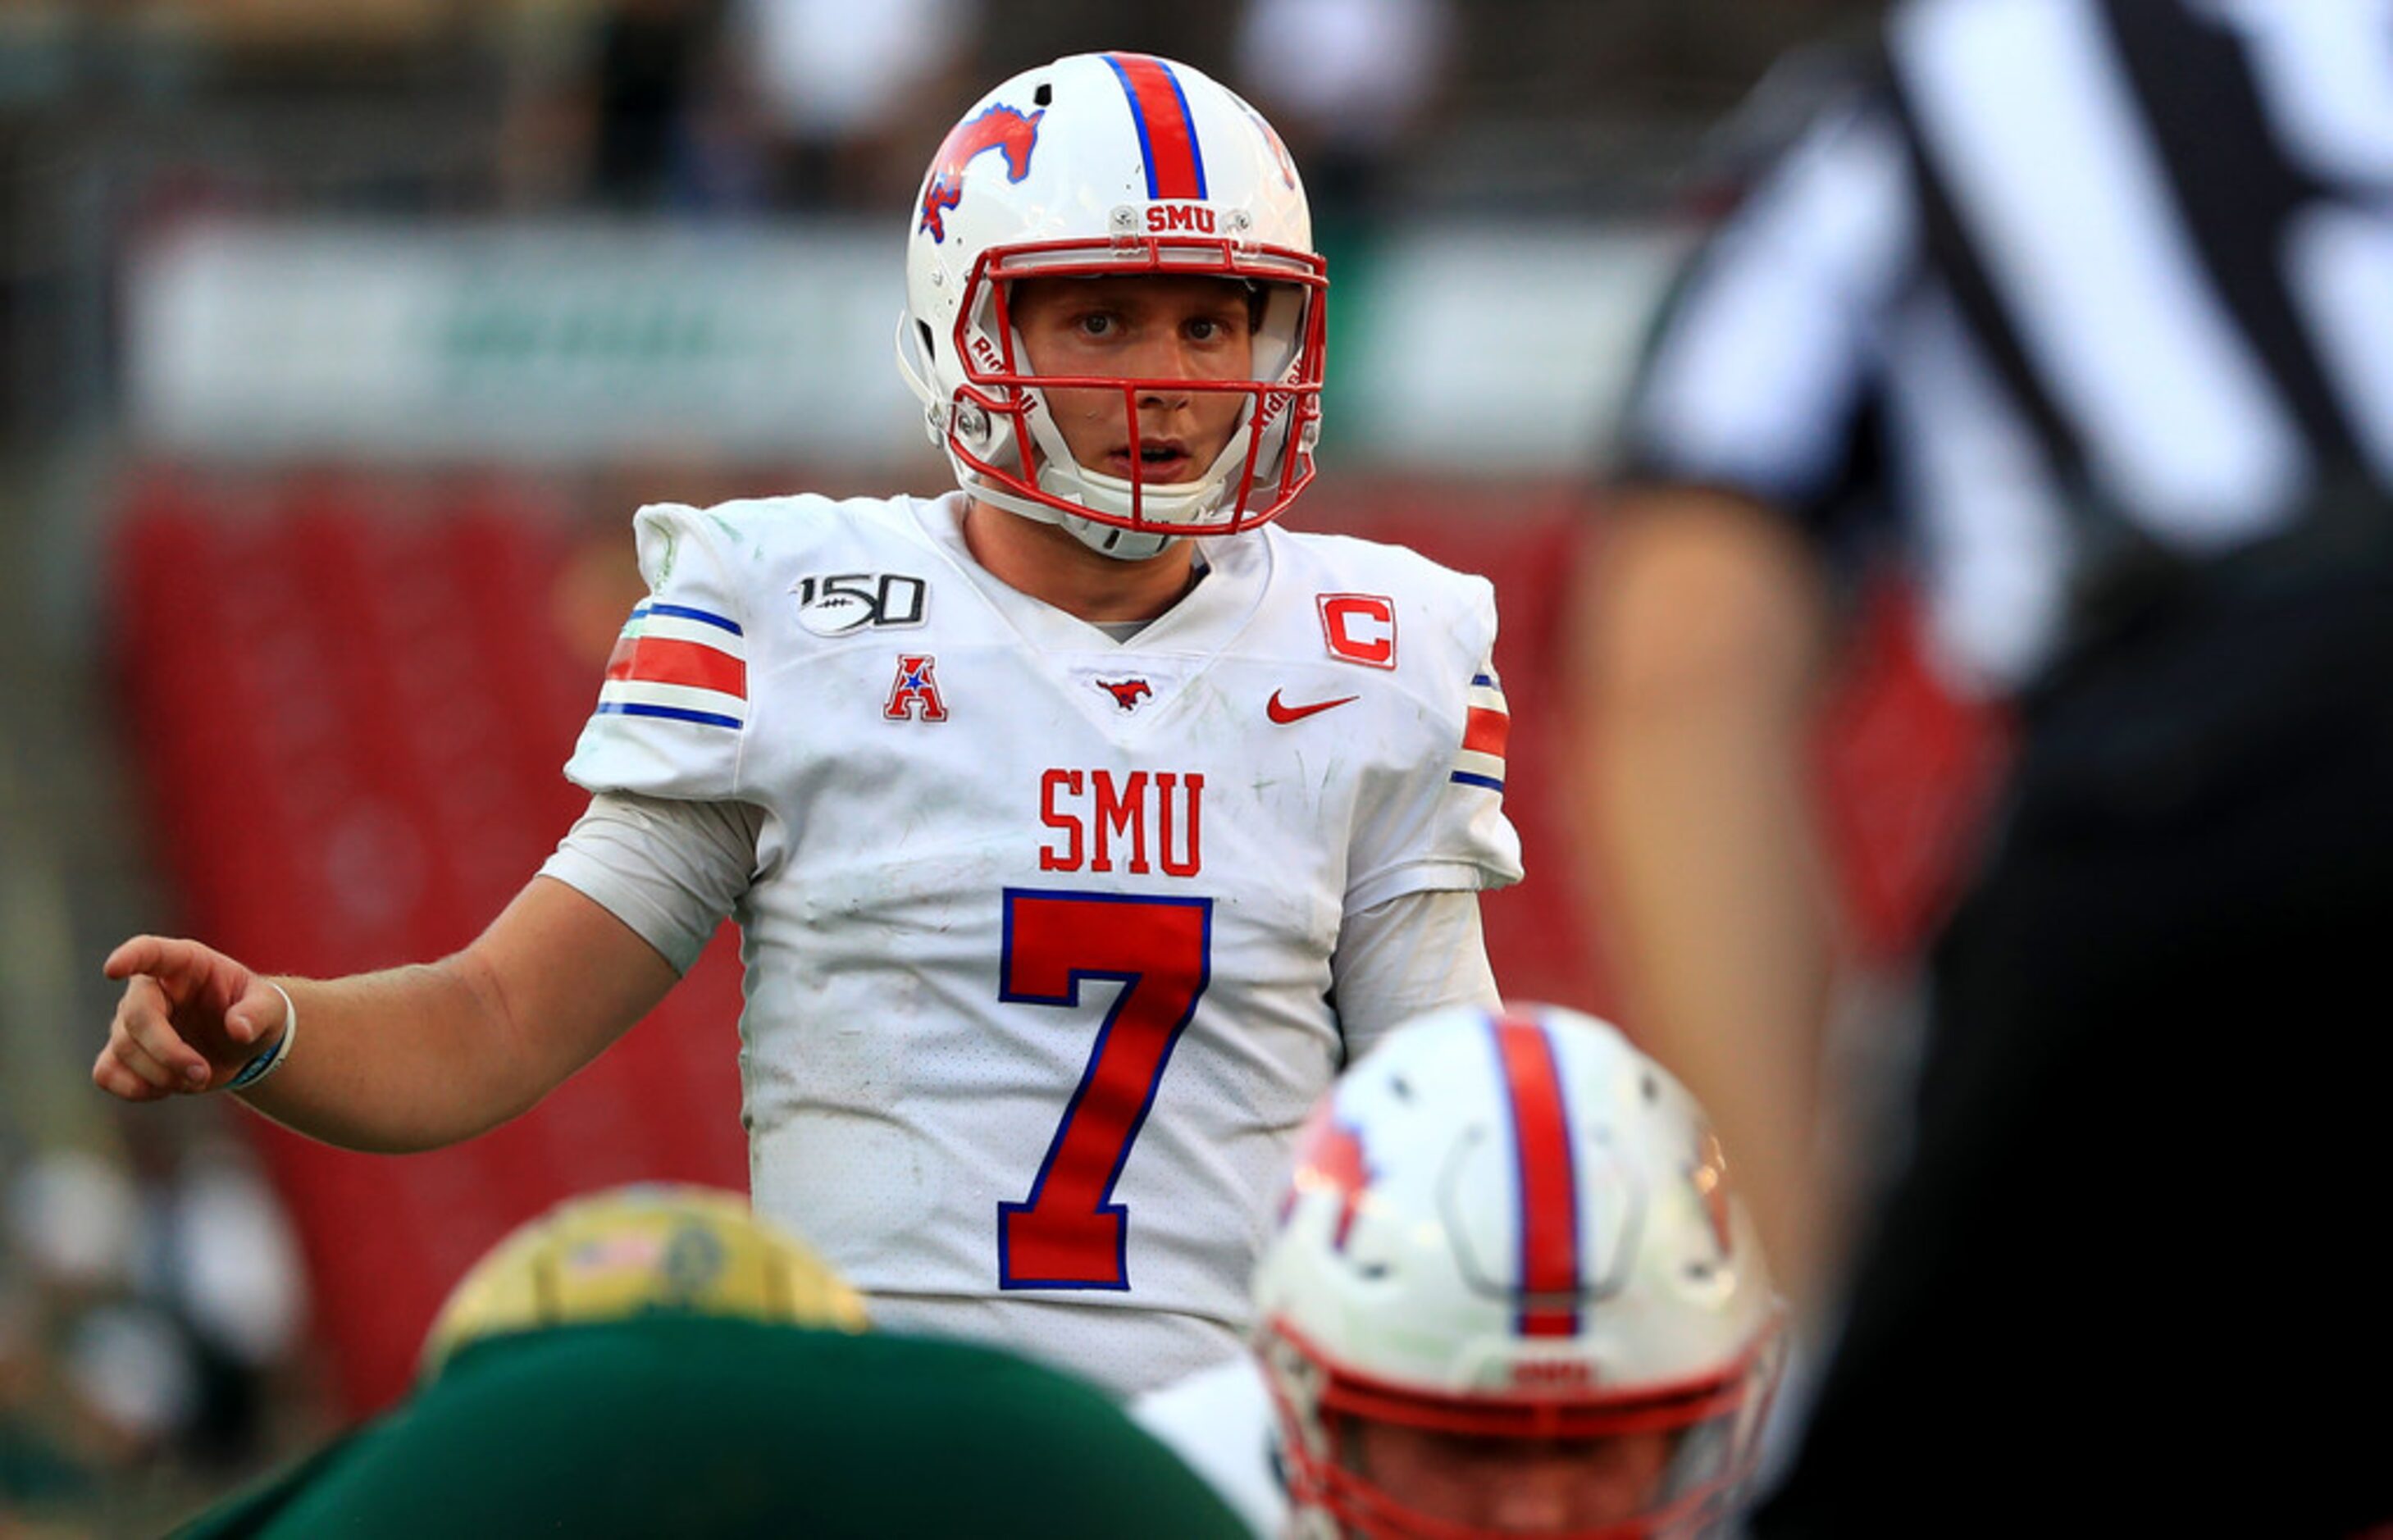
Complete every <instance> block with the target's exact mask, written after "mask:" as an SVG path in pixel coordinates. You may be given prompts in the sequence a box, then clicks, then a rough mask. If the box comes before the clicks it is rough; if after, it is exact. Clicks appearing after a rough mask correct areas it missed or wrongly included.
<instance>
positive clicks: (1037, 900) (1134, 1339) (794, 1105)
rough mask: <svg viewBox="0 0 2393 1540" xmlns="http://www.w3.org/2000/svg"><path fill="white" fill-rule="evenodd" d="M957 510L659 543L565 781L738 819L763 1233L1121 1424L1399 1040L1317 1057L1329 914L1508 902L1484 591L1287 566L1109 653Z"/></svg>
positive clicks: (1255, 546) (1386, 557)
mask: <svg viewBox="0 0 2393 1540" xmlns="http://www.w3.org/2000/svg"><path fill="white" fill-rule="evenodd" d="M962 507H963V502H962V499H961V494H950V495H949V496H948V497H946V498H942V499H938V500H935V501H918V500H914V499H909V498H899V499H894V500H890V501H886V502H882V501H856V502H830V501H828V500H825V499H821V498H814V497H792V498H778V499H770V500H761V501H754V502H734V503H727V504H725V505H723V506H720V507H717V508H713V509H709V510H704V511H700V510H697V509H692V508H687V507H682V506H676V505H660V506H654V507H649V508H646V509H643V510H642V511H641V512H640V515H639V516H638V520H637V529H638V541H639V554H640V562H641V566H642V568H643V570H644V571H645V572H646V574H647V579H648V582H649V585H650V589H651V593H650V596H649V598H648V600H647V602H646V603H644V604H642V605H641V606H640V607H639V608H638V610H636V611H635V612H634V616H633V619H632V622H631V624H630V625H629V626H627V627H626V630H625V634H624V640H623V642H622V644H621V646H619V647H618V649H617V653H616V657H615V659H614V660H613V663H612V664H611V665H610V667H609V670H608V680H607V683H606V685H605V686H604V688H603V690H602V692H601V698H600V700H599V705H598V709H597V711H596V714H595V715H594V716H593V717H592V719H591V721H590V723H589V725H588V726H587V727H586V728H585V729H584V731H583V733H582V739H581V742H580V744H579V745H578V747H577V748H576V750H575V751H574V754H573V758H572V761H571V763H570V764H569V766H568V774H569V776H570V777H572V778H573V779H574V780H575V781H577V782H579V783H580V784H581V785H582V786H584V787H587V788H589V789H591V790H594V791H621V792H629V793H635V794H639V795H644V796H648V797H660V798H667V799H675V800H700V801H729V802H738V803H748V804H752V806H753V807H755V808H756V809H758V810H760V812H761V815H762V817H761V824H760V833H759V834H758V837H757V842H756V859H755V869H754V874H753V880H752V883H751V885H750V886H749V888H748V891H747V893H746V894H745V895H744V896H743V897H742V898H741V899H740V901H739V904H738V905H737V907H735V909H734V911H733V912H734V914H735V916H736V917H737V919H738V920H739V924H740V927H741V930H742V932H743V933H744V946H743V958H744V961H745V964H746V972H747V984H746V995H747V1001H746V1009H745V1011H744V1012H743V1015H742V1018H741V1023H740V1038H741V1052H740V1065H741V1072H742V1081H743V1088H744V1098H745V1108H744V1113H745V1118H746V1122H747V1127H748V1129H749V1131H750V1151H751V1175H752V1184H753V1192H754V1198H755V1202H756V1204H757V1207H759V1209H760V1210H762V1211H764V1212H765V1213H768V1214H771V1215H773V1216H775V1217H776V1218H778V1219H779V1220H783V1221H785V1222H787V1223H789V1224H790V1225H791V1226H792V1227H794V1228H795V1229H796V1231H797V1232H798V1233H800V1234H802V1235H804V1236H806V1237H808V1238H809V1239H810V1240H812V1241H814V1242H815V1243H816V1244H817V1245H818V1246H821V1247H822V1248H823V1249H824V1251H825V1252H826V1253H827V1254H829V1255H830V1258H831V1259H833V1260H834V1261H835V1262H836V1263H837V1264H838V1265H839V1267H840V1268H841V1269H842V1271H843V1272H845V1273H846V1274H847V1275H848V1276H849V1277H850V1278H851V1279H852V1280H854V1281H855V1282H856V1283H857V1285H858V1286H860V1287H862V1288H864V1289H865V1290H867V1291H868V1292H869V1293H870V1295H872V1297H873V1299H874V1312H875V1316H876V1319H878V1320H880V1321H882V1322H883V1323H884V1324H889V1325H900V1326H907V1327H916V1328H928V1329H951V1330H959V1331H965V1332H969V1333H972V1334H974V1335H983V1336H987V1335H991V1334H994V1335H997V1336H999V1337H1000V1338H1006V1339H1007V1340H1009V1341H1011V1342H1013V1345H1015V1346H1017V1347H1021V1348H1024V1349H1026V1350H1027V1351H1040V1352H1043V1353H1044V1354H1045V1355H1046V1356H1049V1357H1051V1358H1060V1359H1062V1360H1064V1361H1065V1362H1066V1363H1068V1364H1071V1365H1072V1366H1073V1367H1076V1368H1079V1370H1080V1371H1081V1372H1083V1373H1085V1374H1088V1375H1090V1376H1092V1377H1095V1378H1097V1379H1099V1380H1100V1381H1102V1382H1105V1383H1108V1384H1111V1385H1114V1386H1116V1387H1117V1388H1121V1389H1135V1388H1141V1387H1144V1386H1145V1385H1151V1384H1155V1383H1158V1382H1160V1381H1161V1380H1163V1379H1166V1378H1169V1377H1173V1376H1175V1375H1177V1374H1180V1373H1183V1372H1185V1371H1186V1370H1188V1369H1190V1368H1193V1367H1195V1366H1196V1365H1197V1364H1202V1363H1205V1362H1210V1361H1215V1360H1218V1359H1220V1358H1222V1357H1224V1356H1227V1355H1228V1354H1230V1353H1232V1352H1235V1351H1238V1338H1237V1335H1236V1334H1237V1332H1238V1331H1239V1329H1240V1328H1241V1327H1242V1326H1243V1325H1244V1323H1245V1321H1246V1318H1247V1315H1248V1304H1247V1285H1248V1278H1249V1271H1250V1268H1251V1265H1252V1262H1253V1259H1254V1257H1255V1255H1256V1252H1257V1250H1258V1248H1259V1246H1261V1244H1262V1239H1263V1236H1264V1233H1265V1228H1266V1225H1267V1223H1268V1220H1269V1215H1268V1213H1267V1212H1266V1209H1267V1207H1268V1204H1269V1201H1270V1199H1269V1194H1271V1193H1272V1192H1273V1191H1274V1190H1275V1182H1276V1181H1277V1179H1278V1177H1279V1176H1280V1174H1281V1167H1282V1163H1283V1161H1284V1160H1285V1158H1286V1152H1287V1150H1288V1145H1289V1142H1290V1141H1291V1140H1292V1138H1293V1137H1294V1134H1295V1131H1296V1129H1297V1128H1298V1126H1299V1125H1300V1123H1301V1121H1302V1119H1303V1116H1304V1115H1305V1112H1306V1110H1307V1109H1308V1108H1309V1106H1310V1105H1311V1104H1312V1103H1313V1101H1314V1099H1315V1098H1316V1097H1317V1096H1318V1095H1319V1094H1320V1093H1321V1091H1322V1090H1324V1089H1325V1088H1326V1087H1327V1085H1328V1083H1329V1081H1330V1079H1331V1077H1333V1076H1334V1075H1335V1073H1336V1072H1337V1070H1338V1068H1339V1067H1340V1064H1342V1063H1343V1062H1344V1061H1345V1059H1346V1058H1347V1056H1348V1053H1349V1051H1350V1049H1352V1048H1353V1047H1355V1046H1356V1043H1357V1041H1358V1040H1359V1036H1360V1035H1363V1034H1370V1033H1376V1032H1378V1031H1380V1030H1383V1029H1385V1028H1386V1027H1388V1026H1392V1025H1393V1022H1369V1023H1354V1022H1344V1023H1341V1021H1340V1014H1339V1011H1338V1008H1337V1005H1336V1002H1335V1000H1334V999H1333V998H1332V972H1331V953H1332V948H1333V947H1334V946H1336V945H1337V944H1338V942H1339V939H1340V928H1341V924H1342V923H1343V921H1344V920H1345V917H1347V916H1348V915H1350V914H1353V913H1357V912H1359V911H1362V910H1365V909H1368V908H1371V907H1374V906H1378V905H1381V904H1385V903H1387V902H1388V901H1390V900H1391V899H1394V898H1398V897H1400V896H1402V895H1406V894H1419V893H1422V892H1425V891H1430V890H1472V889H1480V888H1487V887H1493V886H1497V885H1500V884H1503V883H1507V882H1510V881H1515V880H1517V879H1518V877H1519V876H1520V862H1519V842H1518V839H1517V837H1516V836H1515V834H1514V833H1513V830H1512V829H1511V826H1510V824H1509V823H1508V822H1507V820H1506V819H1505V816H1504V814H1503V809H1502V776H1503V759H1502V752H1503V736H1504V727H1505V724H1506V717H1505V715H1504V703H1503V697H1502V694H1501V691H1500V688H1499V687H1498V685H1497V681H1496V676H1495V673H1494V670H1493V668H1492V666H1491V663H1490V656H1491V649H1492V647H1493V644H1494V640H1495V626H1496V620H1495V606H1494V599H1493V594H1492V591H1491V589H1490V587H1489V585H1488V584H1487V583H1486V581H1484V580H1483V579H1479V578H1475V577H1466V576H1462V575H1459V574H1457V573H1454V572H1450V571H1448V570H1446V569H1445V568H1440V567H1438V566H1436V565H1434V564H1432V563H1431V562H1430V561H1428V560H1426V559H1425V558H1423V557H1421V556H1419V555H1416V554H1414V553H1412V552H1409V551H1406V550H1403V549H1401V548H1397V547H1393V546H1386V545H1380V544H1375V543H1372V542H1365V541H1357V540H1351V539H1344V538H1335V537H1327V536H1315V535H1303V534H1295V533H1290V532H1288V531H1284V530H1281V529H1276V528H1273V529H1265V530H1263V531H1261V532H1259V533H1255V534H1250V535H1243V536H1237V537H1231V538H1225V539H1221V540H1210V541H1205V542H1200V550H1201V551H1202V553H1203V555H1204V557H1205V560H1206V563H1207V571H1206V573H1205V575H1204V577H1203V579H1202V581H1199V582H1198V583H1197V586H1196V587H1195V588H1194V589H1193V590H1192V591H1191V592H1190V593H1189V594H1187V595H1186V596H1185V597H1183V599H1182V600H1181V601H1180V602H1179V604H1178V605H1176V606H1175V607H1173V608H1172V609H1171V610H1170V612H1169V613H1167V614H1165V615H1164V616H1163V617H1161V618H1160V619H1158V620H1155V621H1154V622H1152V623H1151V624H1149V625H1148V626H1146V627H1145V628H1144V630H1143V631H1141V632H1139V633H1138V634H1137V635H1136V636H1135V637H1134V638H1132V639H1131V641H1130V642H1128V643H1126V644H1125V643H1118V642H1116V641H1115V640H1113V639H1112V638H1111V637H1110V636H1108V635H1107V634H1106V633H1105V632H1103V631H1101V630H1099V629H1098V628H1096V627H1094V626H1092V625H1090V624H1088V623H1087V622H1084V621H1081V620H1078V619H1075V618H1074V617H1072V616H1070V615H1068V614H1066V613H1065V612H1063V611H1061V610H1058V609H1055V608H1053V607H1050V606H1047V605H1045V604H1042V603H1040V602H1039V601H1036V600H1033V599H1030V598H1028V597H1027V596H1025V595H1023V594H1018V593H1016V592H1014V591H1013V590H1012V589H1009V588H1007V587H1005V586H1004V585H1003V584H1001V583H1000V582H998V581H996V580H995V579H994V578H991V577H990V576H989V575H988V574H987V573H986V572H985V571H984V570H982V569H981V568H979V567H978V566H977V565H976V564H975V563H974V561H973V559H972V557H971V555H970V554H969V553H968V552H967V551H966V549H965V547H964V545H963V542H962V539H961V533H960V529H959V515H960V513H961V509H962ZM603 901H604V900H603V898H602V902H603ZM1481 972H1482V976H1483V977H1484V964H1483V965H1482V970H1481ZM1341 1028H1342V1035H1341ZM1017 1302H1019V1303H1017ZM1057 1305H1067V1306H1071V1307H1076V1308H1075V1309H1073V1310H1072V1311H1070V1312H1068V1314H1069V1316H1070V1317H1071V1318H1072V1320H1073V1321H1074V1322H1075V1323H1076V1324H1075V1325H1072V1326H1071V1327H1070V1328H1069V1329H1061V1328H1058V1327H1056V1326H1055V1325H1053V1322H1054V1321H1055V1320H1056V1319H1057V1317H1056V1315H1055V1314H1054V1313H1053V1311H1052V1309H1042V1308H1041V1307H1042V1306H1043V1307H1053V1306H1057ZM1092 1307H1093V1309H1092ZM1092 1321H1093V1322H1095V1323H1096V1325H1093V1326H1092V1325H1090V1324H1089V1323H1091V1322H1092Z"/></svg>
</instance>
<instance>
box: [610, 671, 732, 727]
mask: <svg viewBox="0 0 2393 1540" xmlns="http://www.w3.org/2000/svg"><path fill="white" fill-rule="evenodd" d="M634 706H637V707H643V708H652V709H647V710H641V711H631V710H628V709H626V708H630V707H634ZM598 711H599V712H600V714H601V715H607V714H613V715H618V716H665V717H670V718H672V719H673V720H675V721H680V722H703V723H705V724H707V725H709V726H712V727H737V726H739V725H740V724H742V723H744V722H745V721H746V720H747V716H748V703H747V702H746V701H745V700H743V699H741V698H739V697H738V696H736V695H730V694H726V692H724V691H722V690H710V689H704V688H701V687H699V686H696V685H665V684H659V683H656V682H655V681H652V680H647V679H610V680H608V682H607V683H606V684H604V685H600V686H599V688H598Z"/></svg>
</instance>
